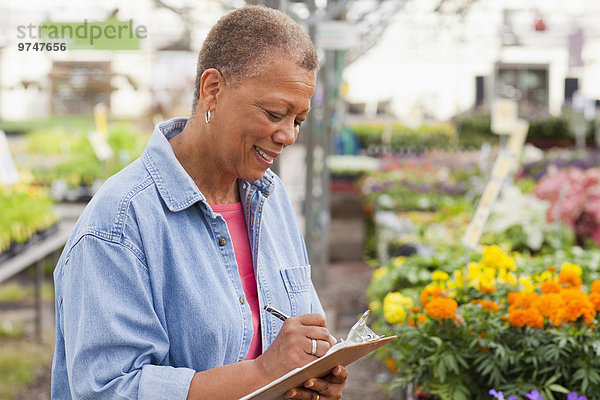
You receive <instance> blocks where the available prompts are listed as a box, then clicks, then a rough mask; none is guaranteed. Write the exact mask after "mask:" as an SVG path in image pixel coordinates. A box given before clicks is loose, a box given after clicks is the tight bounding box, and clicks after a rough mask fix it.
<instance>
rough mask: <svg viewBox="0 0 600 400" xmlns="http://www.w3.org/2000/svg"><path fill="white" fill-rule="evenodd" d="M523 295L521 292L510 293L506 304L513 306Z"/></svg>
mask: <svg viewBox="0 0 600 400" xmlns="http://www.w3.org/2000/svg"><path fill="white" fill-rule="evenodd" d="M522 295H523V293H521V292H510V293H509V294H508V296H507V300H508V304H515V303H516V302H518V301H519V299H520V298H521V296H522Z"/></svg>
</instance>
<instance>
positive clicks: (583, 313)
mask: <svg viewBox="0 0 600 400" xmlns="http://www.w3.org/2000/svg"><path fill="white" fill-rule="evenodd" d="M580 293H581V295H580V296H573V297H571V298H570V299H569V300H567V304H566V306H565V307H564V310H565V313H564V321H565V322H575V321H577V320H578V319H579V318H583V320H584V321H585V322H586V323H588V324H591V323H592V322H593V321H594V317H595V316H596V307H595V306H594V304H593V303H592V302H591V301H590V300H589V298H588V296H587V295H586V294H585V293H583V292H580Z"/></svg>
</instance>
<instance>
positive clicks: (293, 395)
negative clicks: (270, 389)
mask: <svg viewBox="0 0 600 400" xmlns="http://www.w3.org/2000/svg"><path fill="white" fill-rule="evenodd" d="M288 397H296V391H295V390H292V391H291V392H289V393H288Z"/></svg>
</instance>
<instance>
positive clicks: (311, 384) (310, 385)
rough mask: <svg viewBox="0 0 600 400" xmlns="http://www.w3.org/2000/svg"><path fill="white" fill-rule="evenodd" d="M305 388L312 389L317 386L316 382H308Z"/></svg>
mask: <svg viewBox="0 0 600 400" xmlns="http://www.w3.org/2000/svg"><path fill="white" fill-rule="evenodd" d="M304 386H306V387H307V388H311V387H313V386H315V382H314V381H308V382H306V384H305V385H304Z"/></svg>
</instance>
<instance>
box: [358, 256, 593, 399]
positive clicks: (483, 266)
mask: <svg viewBox="0 0 600 400" xmlns="http://www.w3.org/2000/svg"><path fill="white" fill-rule="evenodd" d="M517 265H518V263H517V262H515V259H514V258H513V257H511V256H509V255H507V254H505V253H504V252H502V251H501V250H500V249H499V248H498V247H497V246H489V247H486V249H485V251H484V253H483V255H482V257H481V260H480V261H479V262H471V263H470V264H469V265H468V266H467V267H462V268H459V269H456V270H455V271H453V272H452V273H447V272H445V271H435V272H434V273H432V274H431V281H430V282H429V284H427V286H425V288H423V290H421V291H420V292H418V291H415V290H412V291H411V290H408V291H402V292H401V291H398V290H397V289H395V288H393V287H390V286H389V285H388V286H387V290H389V291H387V292H386V291H385V290H383V291H382V290H377V288H378V287H381V286H385V285H386V281H387V280H388V278H389V277H392V276H393V274H394V272H393V271H394V269H396V268H402V263H397V265H395V266H391V267H390V266H388V267H387V269H386V270H378V272H376V273H375V274H374V277H373V282H372V283H371V287H370V291H369V293H370V298H371V308H372V309H373V312H374V314H375V315H378V316H379V317H380V320H379V324H380V326H378V328H377V329H379V330H381V331H383V332H385V333H386V334H396V335H398V340H397V341H395V343H394V344H391V345H389V346H386V348H385V350H383V352H382V353H381V355H382V357H383V358H384V359H388V364H389V365H390V366H392V367H393V368H394V369H396V370H397V373H396V375H395V378H394V383H393V384H395V385H404V384H408V383H416V384H418V385H419V386H420V387H421V388H422V389H424V390H425V391H427V392H429V393H431V394H434V395H436V396H438V397H439V398H441V399H443V400H445V399H484V398H489V392H490V390H491V389H495V390H498V391H503V393H504V394H505V395H507V396H510V395H515V396H521V397H523V396H525V395H526V394H528V393H529V394H530V393H531V392H532V391H533V390H538V391H539V392H540V393H542V394H543V395H544V399H555V398H556V399H558V398H564V397H565V395H566V394H568V393H569V392H577V393H580V394H585V395H586V396H587V397H588V399H590V400H592V399H600V374H599V373H598V368H599V367H600V357H598V356H600V328H599V327H598V321H597V315H598V314H597V312H598V310H600V280H595V281H593V282H589V281H586V282H584V281H583V280H582V277H584V278H585V277H589V276H597V268H598V265H585V266H583V268H582V266H579V265H576V264H571V263H563V264H562V266H561V268H560V270H559V271H557V270H556V268H554V267H552V266H547V267H545V268H544V269H539V270H535V271H530V272H529V273H525V272H524V271H523V270H522V269H521V268H520V267H519V268H517ZM561 396H562V397H561Z"/></svg>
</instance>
